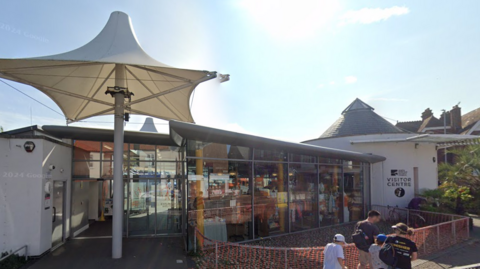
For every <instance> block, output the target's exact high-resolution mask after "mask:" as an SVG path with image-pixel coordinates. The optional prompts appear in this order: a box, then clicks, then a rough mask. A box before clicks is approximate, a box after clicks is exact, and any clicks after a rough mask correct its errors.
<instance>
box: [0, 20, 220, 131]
mask: <svg viewBox="0 0 480 269" xmlns="http://www.w3.org/2000/svg"><path fill="white" fill-rule="evenodd" d="M115 64H124V65H125V77H126V87H127V88H128V90H129V91H130V92H133V93H134V97H132V100H131V103H125V107H126V111H127V112H130V113H132V114H142V115H150V116H153V117H157V118H161V119H166V120H171V119H175V120H180V121H185V122H193V117H192V115H191V112H190V106H189V100H190V95H191V93H192V91H193V90H194V89H195V87H196V86H197V85H198V84H199V83H201V82H204V81H206V80H209V79H212V78H215V77H216V72H209V71H196V70H185V69H177V68H173V67H170V66H167V65H165V64H163V63H160V62H158V61H156V60H154V59H153V58H151V57H150V56H149V55H147V54H146V53H145V51H143V49H142V48H141V46H140V44H139V43H138V41H137V38H136V36H135V33H134V31H133V28H132V25H131V21H130V18H129V17H128V15H127V14H125V13H123V12H113V13H112V14H111V15H110V19H109V20H108V22H107V24H106V26H105V27H104V28H103V30H102V31H101V32H100V34H98V35H97V36H96V37H95V38H94V39H93V40H92V41H90V42H89V43H87V44H86V45H84V46H82V47H80V48H78V49H75V50H72V51H69V52H66V53H61V54H56V55H51V56H45V57H36V58H23V59H0V77H2V78H6V79H9V80H13V81H17V82H21V83H24V84H28V85H31V86H33V87H35V88H37V89H38V90H40V91H42V92H43V93H45V94H46V95H48V96H49V97H50V98H52V100H53V101H54V102H55V103H56V104H57V105H58V106H59V107H60V109H61V110H62V111H63V113H64V114H65V117H66V118H67V119H68V120H69V121H78V120H82V119H85V118H88V117H92V116H98V115H107V114H113V111H114V99H113V98H112V97H111V96H110V95H105V90H106V89H107V87H113V86H118V85H115Z"/></svg>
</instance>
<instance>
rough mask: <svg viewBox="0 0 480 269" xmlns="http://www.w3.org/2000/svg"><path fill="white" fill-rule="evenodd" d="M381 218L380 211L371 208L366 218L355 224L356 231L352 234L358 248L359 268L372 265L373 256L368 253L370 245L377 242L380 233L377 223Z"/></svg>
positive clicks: (363, 268)
mask: <svg viewBox="0 0 480 269" xmlns="http://www.w3.org/2000/svg"><path fill="white" fill-rule="evenodd" d="M380 220H381V215H380V212H378V211H376V210H370V211H369V212H368V218H367V219H366V220H362V221H359V222H358V223H357V224H356V225H355V232H354V234H353V235H352V239H353V242H354V243H355V246H356V247H357V249H358V259H359V261H360V263H359V264H358V269H366V268H367V265H369V266H370V268H371V267H372V266H371V260H372V259H371V257H370V254H369V253H368V249H369V247H370V246H371V245H372V244H373V243H374V242H375V238H376V237H377V235H378V234H379V233H380V231H379V230H378V227H377V226H376V225H375V224H376V223H377V222H379V221H380Z"/></svg>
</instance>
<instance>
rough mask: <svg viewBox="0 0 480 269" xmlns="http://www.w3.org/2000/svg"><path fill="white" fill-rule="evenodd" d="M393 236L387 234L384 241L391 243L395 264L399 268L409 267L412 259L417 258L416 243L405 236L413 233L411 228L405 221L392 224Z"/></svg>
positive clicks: (407, 268)
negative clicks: (395, 258)
mask: <svg viewBox="0 0 480 269" xmlns="http://www.w3.org/2000/svg"><path fill="white" fill-rule="evenodd" d="M392 229H393V230H394V231H395V236H389V237H388V238H387V240H385V243H389V244H390V245H392V247H393V249H394V250H395V256H396V257H397V266H396V268H399V269H411V268H412V261H414V260H416V259H417V252H418V249H417V245H416V244H415V242H413V241H411V240H410V239H408V238H407V236H408V235H413V229H412V228H409V227H408V226H407V225H406V224H405V223H398V224H397V225H394V226H392Z"/></svg>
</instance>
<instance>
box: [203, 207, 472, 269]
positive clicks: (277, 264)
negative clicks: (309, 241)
mask: <svg viewBox="0 0 480 269" xmlns="http://www.w3.org/2000/svg"><path fill="white" fill-rule="evenodd" d="M374 209H377V210H378V209H380V208H379V207H377V208H375V207H374ZM382 210H383V209H382ZM385 210H388V209H387V208H385ZM379 211H380V210H379ZM382 213H384V214H385V213H386V214H388V212H382ZM412 213H414V214H419V215H421V216H422V217H423V218H424V219H425V221H427V222H429V223H432V224H430V225H428V226H426V227H422V228H417V229H415V233H414V235H413V236H410V237H409V238H410V239H411V240H412V241H414V242H415V243H416V245H417V248H418V255H419V257H422V256H425V255H428V254H432V253H435V252H438V251H440V250H442V249H445V248H448V247H450V246H453V245H455V244H456V243H459V242H462V241H465V240H467V239H468V238H469V228H470V227H469V219H468V218H466V217H462V216H455V215H447V214H437V213H431V212H423V211H410V212H408V214H410V215H411V214H412ZM406 214H407V213H405V215H406ZM384 216H385V215H384ZM387 216H388V215H387ZM405 218H407V216H405ZM415 218H418V216H416V217H415ZM400 221H402V220H400ZM442 221H443V222H442ZM202 239H203V240H202ZM200 242H202V243H200ZM194 244H201V245H199V246H198V247H196V251H198V252H199V253H200V255H199V258H198V259H197V266H198V268H216V269H217V268H262V269H269V268H288V269H290V268H298V269H300V268H302V269H303V268H323V250H324V247H323V246H321V247H310V248H280V247H262V246H254V245H245V244H237V243H230V242H219V241H215V240H211V239H208V238H206V237H204V236H203V235H202V234H201V233H200V232H199V231H198V230H197V229H195V243H194ZM344 254H345V260H346V266H347V267H349V268H356V266H357V264H358V254H359V253H358V249H357V248H356V247H355V245H354V244H348V245H347V246H346V247H345V248H344Z"/></svg>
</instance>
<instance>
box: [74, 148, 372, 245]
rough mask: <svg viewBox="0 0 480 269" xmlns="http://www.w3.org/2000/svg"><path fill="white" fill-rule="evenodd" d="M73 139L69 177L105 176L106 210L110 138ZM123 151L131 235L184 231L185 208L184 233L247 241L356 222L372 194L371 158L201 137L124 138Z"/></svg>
mask: <svg viewBox="0 0 480 269" xmlns="http://www.w3.org/2000/svg"><path fill="white" fill-rule="evenodd" d="M74 145H75V148H74V153H73V178H74V180H77V181H78V180H86V179H89V180H97V179H103V183H102V184H100V186H99V188H100V191H101V193H102V195H101V196H102V198H101V199H102V201H99V204H100V206H99V207H100V208H101V210H104V211H105V212H104V213H106V215H107V216H108V214H107V213H108V212H107V211H108V210H109V207H108V203H109V201H111V198H112V195H114V194H113V192H112V189H111V183H112V179H113V172H112V171H113V143H111V142H98V141H75V142H74ZM123 158H124V160H123V161H124V170H123V174H124V183H125V185H124V189H125V203H124V205H125V208H124V209H125V216H126V217H125V221H126V223H125V229H126V230H125V231H126V233H127V234H128V235H146V234H170V233H182V229H181V227H182V216H183V214H185V216H186V218H187V219H186V221H187V223H188V225H187V227H188V230H187V232H188V234H189V235H192V234H193V231H194V228H195V227H196V228H197V229H199V230H200V231H201V232H202V233H204V234H205V236H206V237H208V238H211V239H216V240H220V241H231V242H237V241H244V240H249V239H255V238H259V237H267V236H272V235H275V234H281V233H289V232H294V231H300V230H307V229H313V228H317V227H323V226H329V225H335V224H340V223H344V222H350V221H357V220H360V219H363V218H364V217H365V212H366V209H367V206H368V204H367V203H368V202H369V199H370V198H369V197H370V187H369V184H370V174H369V173H370V166H369V164H366V163H361V162H355V161H349V160H338V159H326V158H322V157H321V156H307V155H297V154H289V153H288V152H284V151H276V150H260V149H252V148H248V147H241V146H233V145H226V144H219V143H205V142H201V141H187V143H186V145H185V147H184V148H183V147H182V148H178V147H170V146H155V145H143V144H128V143H126V144H125V145H124V156H123ZM185 180H187V181H186V182H185ZM110 209H111V208H110ZM189 240H190V244H189V245H190V246H191V245H192V243H193V238H192V236H190V237H189Z"/></svg>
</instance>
